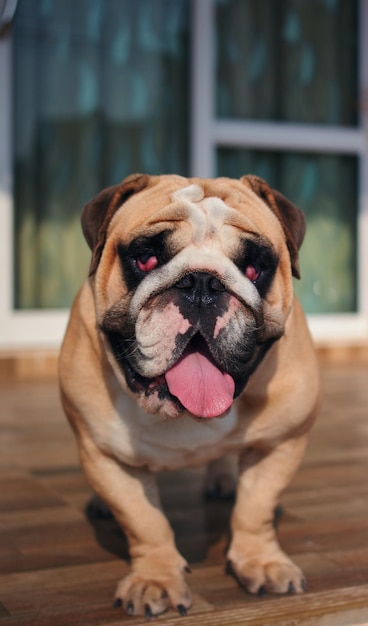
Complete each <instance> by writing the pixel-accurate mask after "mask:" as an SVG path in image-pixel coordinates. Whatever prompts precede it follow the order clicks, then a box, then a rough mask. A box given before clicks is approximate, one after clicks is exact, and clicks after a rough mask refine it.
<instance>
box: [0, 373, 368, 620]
mask: <svg viewBox="0 0 368 626" xmlns="http://www.w3.org/2000/svg"><path fill="white" fill-rule="evenodd" d="M323 378H324V387H325V398H324V403H323V408H322V412H321V416H320V418H319V420H318V421H317V422H316V425H315V427H314V430H313V432H312V435H311V438H310V445H309V447H308V451H307V455H306V458H305V461H304V462H303V464H302V467H301V468H300V470H299V472H298V474H297V475H296V477H295V479H294V481H293V483H292V484H291V485H290V486H289V488H288V489H287V491H286V493H285V494H284V496H283V498H282V506H283V515H282V517H281V519H280V521H279V537H280V541H281V543H282V545H283V546H284V548H285V549H286V551H287V552H288V553H289V554H290V555H292V557H293V558H294V559H295V561H296V562H297V563H299V564H300V566H301V567H302V568H303V570H304V571H305V574H306V576H307V578H308V582H309V590H308V593H307V594H306V595H302V596H280V597H277V596H272V595H268V596H266V597H265V598H258V597H253V596H250V595H249V594H247V593H245V592H244V590H243V589H241V588H240V587H239V585H238V584H237V583H236V581H235V580H234V579H233V578H232V577H231V576H227V575H226V574H225V556H224V555H225V551H226V546H227V542H228V528H229V517H230V514H231V508H232V505H231V503H219V502H210V501H206V500H204V499H203V495H202V494H203V485H204V471H203V470H202V469H194V470H184V471H180V472H173V473H170V474H163V475H162V476H161V477H160V481H159V482H160V487H161V492H162V500H163V504H164V507H165V510H166V512H167V515H168V517H169V519H170V522H171V524H172V526H173V528H174V530H175V533H176V538H177V543H178V546H179V548H180V550H181V551H182V553H183V555H184V556H185V557H186V558H188V559H189V561H190V562H191V566H192V574H191V575H190V576H189V583H190V585H191V588H192V591H193V596H194V605H193V608H192V609H191V611H190V612H189V613H188V616H187V617H186V618H185V620H184V621H183V619H182V618H181V617H180V616H179V615H177V614H175V612H174V611H169V612H167V613H166V614H165V615H163V616H161V617H160V618H158V619H157V623H158V624H164V625H167V626H170V625H174V624H178V623H184V624H186V626H190V625H191V624H196V625H198V624H201V626H202V625H203V626H211V625H213V626H217V625H218V626H220V625H221V626H230V625H236V624H253V625H254V626H260V625H261V624H262V626H264V625H265V624H267V625H269V626H274V625H276V624H278V625H285V626H290V625H291V624H293V625H295V626H312V625H313V626H314V625H317V626H318V624H321V625H322V624H323V625H325V624H333V626H346V625H349V626H351V625H353V624H364V623H365V622H367V623H368V482H367V479H366V477H367V475H368V471H367V470H368V420H367V410H368V409H367V407H368V384H367V381H368V379H367V369H366V368H365V367H361V366H355V365H353V364H351V365H350V366H349V367H345V366H341V365H338V366H328V367H327V366H325V367H324V368H323ZM0 407H1V418H0V626H5V625H8V626H23V625H27V626H50V625H51V624H52V626H73V624H75V625H77V624H78V625H79V626H105V625H106V626H114V625H115V624H116V625H117V624H119V625H122V624H123V625H125V624H126V625H127V626H130V625H131V624H132V625H133V624H134V625H136V626H140V625H141V624H142V625H143V624H146V620H144V619H142V618H136V617H129V616H126V615H124V614H123V613H122V611H121V610H119V609H118V610H114V609H112V598H113V595H114V590H115V586H116V583H117V581H118V579H119V578H121V577H123V576H124V574H125V573H127V572H128V570H129V566H128V563H127V560H126V556H127V553H126V544H125V540H124V537H123V534H122V533H121V531H120V530H119V528H118V527H117V525H116V523H115V522H114V520H113V519H106V520H104V519H102V520H91V519H89V518H88V517H87V516H86V512H85V508H86V504H87V502H88V499H89V497H90V494H91V491H90V488H89V486H88V484H87V482H86V480H85V478H84V476H83V474H82V472H81V470H80V467H79V462H78V457H77V453H76V448H75V442H74V440H73V435H72V433H71V430H70V427H69V425H68V423H67V421H66V419H65V418H64V416H63V413H62V410H61V407H60V402H59V397H58V390H57V387H56V385H55V384H54V383H52V382H51V383H50V382H41V381H38V382H35V383H32V384H30V383H28V382H21V383H17V384H13V383H12V384H10V385H7V386H6V387H3V386H1V385H0Z"/></svg>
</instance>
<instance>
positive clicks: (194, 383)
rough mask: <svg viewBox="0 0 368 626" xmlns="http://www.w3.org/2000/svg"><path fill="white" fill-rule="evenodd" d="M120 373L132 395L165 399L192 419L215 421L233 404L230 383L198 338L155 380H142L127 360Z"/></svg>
mask: <svg viewBox="0 0 368 626" xmlns="http://www.w3.org/2000/svg"><path fill="white" fill-rule="evenodd" d="M124 371H125V376H126V380H127V383H128V385H129V387H130V388H131V389H132V390H133V391H136V392H140V393H142V392H143V393H144V394H145V395H146V396H149V395H151V394H153V393H157V394H158V396H159V398H160V399H162V400H163V399H165V398H166V399H167V398H169V399H170V400H172V401H173V402H175V403H176V404H177V405H178V406H179V408H180V409H182V410H187V411H189V413H191V414H192V415H194V416H196V417H200V418H212V417H219V416H220V415H222V414H224V413H225V412H226V411H227V410H228V409H229V408H230V407H231V405H232V403H233V400H234V394H235V382H234V379H233V378H232V376H230V374H228V373H227V372H224V371H223V370H222V369H221V368H220V367H219V365H218V364H217V363H216V361H215V360H214V358H213V357H212V355H211V353H210V351H209V348H208V347H207V344H206V342H205V341H204V339H202V338H201V337H200V336H199V335H196V336H195V337H194V338H193V339H192V340H191V341H190V342H189V344H188V346H187V347H186V348H185V350H184V352H183V354H182V355H181V357H180V358H179V359H178V361H176V363H175V364H174V365H173V366H172V367H171V368H170V369H169V370H168V371H167V372H165V373H164V374H161V375H160V376H157V377H156V378H145V377H144V376H142V375H141V374H139V373H138V372H136V371H135V370H134V369H133V368H132V366H131V365H130V363H129V362H128V361H127V360H125V362H124Z"/></svg>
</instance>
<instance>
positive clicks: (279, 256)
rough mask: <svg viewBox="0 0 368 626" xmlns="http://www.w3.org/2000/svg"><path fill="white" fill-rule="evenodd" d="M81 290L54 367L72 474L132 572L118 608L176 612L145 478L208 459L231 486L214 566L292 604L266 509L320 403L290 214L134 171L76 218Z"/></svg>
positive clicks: (184, 606)
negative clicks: (112, 530)
mask: <svg viewBox="0 0 368 626" xmlns="http://www.w3.org/2000/svg"><path fill="white" fill-rule="evenodd" d="M82 228H83V232H84V235H85V238H86V240H87V242H88V244H89V246H90V248H91V251H92V258H91V265H90V269H89V277H88V278H87V280H86V282H85V283H84V285H83V286H82V288H81V290H80V292H79V294H78V296H77V297H76V300H75V302H74V304H73V307H72V310H71V315H70V321H69V324H68V327H67V331H66V335H65V339H64V342H63V346H62V350H61V356H60V386H61V398H62V402H63V406H64V409H65V412H66V415H67V416H68V418H69V420H70V423H71V425H72V428H73V430H74V433H75V436H76V439H77V443H78V448H79V454H80V459H81V464H82V466H83V469H84V472H85V474H86V477H87V479H88V481H89V483H90V484H91V486H92V488H93V490H94V491H95V492H96V494H97V495H98V496H99V497H100V498H101V499H102V500H103V501H104V502H105V503H106V504H107V505H108V507H109V508H110V509H111V511H112V513H113V515H114V516H115V518H116V520H117V522H118V523H119V524H120V525H121V528H122V530H123V531H124V533H125V535H126V537H127V540H128V544H129V553H130V558H131V571H130V573H129V574H128V575H127V576H126V577H125V578H124V579H123V580H122V581H120V582H119V583H118V586H117V590H116V595H115V606H122V607H123V609H124V610H125V611H126V612H127V613H128V614H130V615H133V614H134V615H139V614H144V615H146V617H148V618H149V617H151V616H152V615H158V614H160V613H162V612H164V611H165V610H166V609H168V608H169V607H172V608H174V609H175V610H177V611H179V613H180V614H181V615H185V614H186V612H187V610H188V609H189V607H190V606H191V593H190V590H189V587H188V585H187V582H186V577H185V574H186V572H187V571H189V568H188V565H187V563H186V560H185V559H184V558H183V557H182V556H181V555H180V554H179V552H178V550H177V548H176V546H175V539H174V536H173V531H172V529H171V527H170V525H169V523H168V520H167V519H166V517H165V515H164V513H163V510H162V508H161V505H160V500H159V494H158V489H157V485H156V481H155V475H156V473H157V472H159V471H161V470H174V469H177V468H182V467H186V466H198V465H201V464H208V467H209V470H208V488H209V489H212V490H217V493H218V494H219V495H226V494H225V493H224V491H226V490H229V489H230V488H231V485H233V486H234V489H235V485H236V499H235V505H234V509H233V513H232V518H231V529H230V531H231V540H230V543H229V549H228V553H227V561H228V564H229V567H230V568H231V571H232V573H233V574H234V576H235V577H236V578H237V580H238V581H239V583H240V584H241V585H242V586H244V587H245V588H246V589H247V590H248V591H249V592H250V593H253V594H257V593H261V594H262V593H264V592H272V593H300V592H302V591H304V590H305V588H306V583H305V579H304V576H303V573H302V571H301V570H300V568H299V567H298V565H296V564H295V563H293V562H292V561H291V560H290V558H289V557H288V556H287V555H286V554H285V553H284V552H283V551H282V549H281V548H280V546H279V544H278V541H277V538H276V535H275V530H274V527H273V512H274V510H275V507H276V506H277V504H278V501H279V497H280V494H281V492H282V490H283V489H284V488H285V487H286V486H287V485H288V483H289V481H290V480H291V478H292V477H293V475H294V473H295V471H296V469H297V467H298V465H299V463H300V461H301V459H302V456H303V453H304V450H305V446H306V439H307V433H308V431H309V429H310V427H311V425H312V423H313V421H314V418H315V416H316V412H317V408H318V403H319V402H318V400H319V395H320V394H319V389H320V385H319V374H318V367H317V361H316V356H315V352H314V349H313V345H312V341H311V338H310V335H309V332H308V328H307V324H306V320H305V317H304V314H303V312H302V309H301V306H300V304H299V302H298V300H297V299H296V297H295V295H294V293H293V285H292V277H293V276H294V277H296V278H299V265H298V251H299V248H300V245H301V243H302V241H303V237H304V233H305V221H304V217H303V214H302V212H301V211H300V210H299V209H298V208H296V207H295V206H294V205H293V204H292V203H291V202H289V201H288V200H287V199H286V198H285V197H283V196H282V195H281V194H280V193H279V192H277V191H275V190H272V189H271V188H270V187H269V186H268V185H267V183H266V182H264V181H263V180H262V179H260V178H257V177H255V176H243V177H242V178H241V179H240V180H233V179H229V178H217V179H200V178H191V179H187V178H183V177H181V176H175V175H164V176H148V175H144V174H136V175H133V176H130V177H128V178H126V179H125V180H123V181H122V182H121V183H120V184H118V185H115V186H112V187H109V188H107V189H105V190H103V191H101V192H100V193H99V194H98V195H97V196H96V197H95V198H94V199H93V200H91V201H90V202H89V203H88V204H87V205H86V206H85V207H84V209H83V213H82Z"/></svg>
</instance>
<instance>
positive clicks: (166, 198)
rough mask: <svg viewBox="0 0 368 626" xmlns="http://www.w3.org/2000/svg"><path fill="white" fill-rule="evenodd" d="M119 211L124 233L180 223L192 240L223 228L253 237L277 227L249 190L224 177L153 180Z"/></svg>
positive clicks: (214, 233)
mask: <svg viewBox="0 0 368 626" xmlns="http://www.w3.org/2000/svg"><path fill="white" fill-rule="evenodd" d="M122 210H124V230H125V231H126V232H129V233H131V234H133V233H134V232H135V231H139V230H140V228H142V227H144V228H147V227H148V226H150V225H151V226H152V227H153V226H154V225H156V224H157V225H158V224H160V223H162V224H169V223H175V222H183V221H184V222H187V223H189V224H190V225H191V227H192V232H193V240H194V241H200V240H201V239H203V238H204V237H208V236H214V235H216V234H217V233H218V232H219V230H220V229H221V228H222V227H223V226H224V225H227V226H233V227H235V228H237V229H239V230H240V231H244V232H248V233H256V234H258V233H260V232H262V233H264V232H265V231H266V232H267V231H268V230H269V229H274V228H275V226H276V228H278V226H279V225H278V221H277V219H276V218H275V216H274V215H273V213H272V211H271V210H269V208H268V207H267V205H266V204H265V203H264V202H263V201H262V200H261V199H260V198H259V197H258V196H257V195H256V194H255V193H254V192H253V191H252V190H250V189H248V188H247V187H246V186H245V185H244V184H242V183H241V182H240V181H235V180H230V179H226V178H218V179H196V178H194V179H185V178H181V177H179V176H165V177H157V178H156V180H155V184H154V185H153V186H152V187H149V188H147V189H145V190H143V191H142V192H140V193H138V194H136V195H135V196H132V197H131V198H129V200H128V201H127V202H126V203H125V204H124V205H123V207H122ZM120 211H121V210H119V211H118V212H117V215H116V218H117V217H118V215H119V214H120Z"/></svg>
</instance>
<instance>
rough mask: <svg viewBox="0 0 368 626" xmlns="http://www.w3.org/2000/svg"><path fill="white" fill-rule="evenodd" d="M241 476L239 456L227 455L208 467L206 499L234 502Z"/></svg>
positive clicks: (212, 462)
mask: <svg viewBox="0 0 368 626" xmlns="http://www.w3.org/2000/svg"><path fill="white" fill-rule="evenodd" d="M238 474H239V456H238V455H237V454H227V455H225V456H223V457H220V458H219V459H215V460H214V461H211V462H210V463H209V464H208V466H207V475H206V482H205V497H206V498H207V499H208V500H234V498H235V493H236V485H237V482H238Z"/></svg>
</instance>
